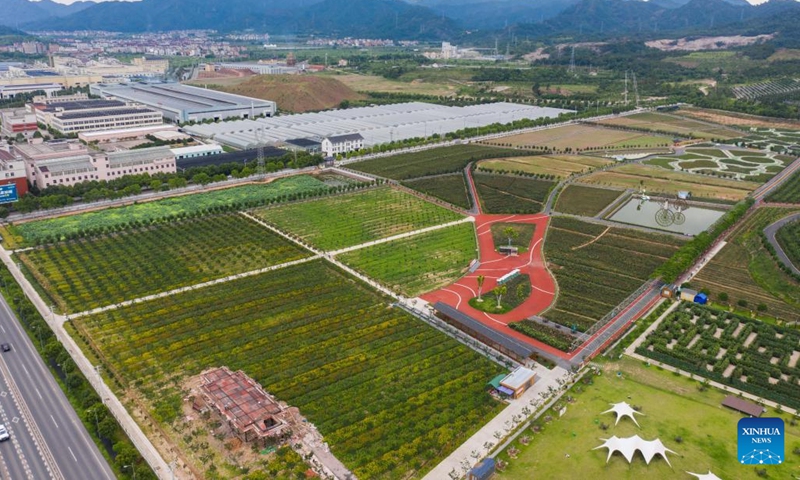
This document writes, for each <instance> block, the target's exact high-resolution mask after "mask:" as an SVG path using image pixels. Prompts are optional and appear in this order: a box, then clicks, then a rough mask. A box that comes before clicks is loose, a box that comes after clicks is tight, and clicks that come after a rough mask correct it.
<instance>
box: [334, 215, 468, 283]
mask: <svg viewBox="0 0 800 480" xmlns="http://www.w3.org/2000/svg"><path fill="white" fill-rule="evenodd" d="M476 248H477V241H476V239H475V227H474V226H473V224H472V223H464V224H459V225H454V226H452V227H447V228H442V229H439V230H434V231H431V232H426V233H422V234H419V235H414V236H411V237H406V238H402V239H399V240H394V241H392V242H386V243H381V244H378V245H373V246H371V247H367V248H362V249H360V250H354V251H351V252H347V253H344V254H342V255H340V256H339V259H340V260H341V261H342V262H344V263H346V264H347V265H349V266H351V267H353V268H355V269H356V270H358V271H360V272H361V273H363V274H365V275H367V276H369V277H371V278H373V279H375V280H377V281H378V282H380V283H382V284H383V285H386V286H387V287H388V288H390V289H391V290H394V291H395V292H398V293H400V294H401V295H404V296H407V297H413V296H416V295H419V294H421V293H425V292H428V291H431V290H434V289H436V288H438V287H443V286H445V285H448V284H450V283H452V282H454V281H456V280H457V279H458V278H459V277H461V276H462V275H463V274H464V273H465V272H466V270H467V267H469V262H470V261H471V260H473V259H475V258H476Z"/></svg>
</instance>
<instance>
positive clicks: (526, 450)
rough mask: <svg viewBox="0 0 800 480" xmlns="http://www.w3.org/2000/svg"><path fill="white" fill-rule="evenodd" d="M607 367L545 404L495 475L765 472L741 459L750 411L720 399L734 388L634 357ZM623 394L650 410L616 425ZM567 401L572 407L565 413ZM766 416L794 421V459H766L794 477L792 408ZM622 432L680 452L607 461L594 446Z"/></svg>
mask: <svg viewBox="0 0 800 480" xmlns="http://www.w3.org/2000/svg"><path fill="white" fill-rule="evenodd" d="M601 368H602V370H601V371H602V375H599V376H597V375H595V376H587V377H586V378H585V380H584V381H581V382H579V383H577V384H576V385H575V386H573V387H572V388H571V389H570V390H569V391H568V392H567V393H566V395H565V396H564V398H565V400H562V401H560V402H559V403H557V404H556V405H555V406H554V407H553V408H551V409H550V410H549V411H547V412H545V414H544V415H542V417H541V418H540V419H539V420H537V421H536V422H534V426H533V427H532V428H530V429H528V430H527V431H525V432H524V433H523V434H522V435H520V437H519V440H517V441H515V442H513V443H512V445H511V446H512V447H513V449H515V450H518V452H517V453H516V454H515V455H513V457H515V458H512V456H511V455H509V452H511V451H513V450H512V449H506V450H505V451H503V452H501V453H500V454H499V455H498V457H497V458H499V459H500V460H502V461H504V462H508V466H507V468H506V469H505V471H504V472H502V473H498V474H496V475H495V478H497V479H498V480H530V479H538V478H547V479H567V478H597V479H611V478H613V479H624V480H641V479H645V478H646V479H652V480H674V479H676V478H680V479H684V478H685V479H687V480H689V479H691V478H694V477H691V476H689V475H686V474H684V473H683V472H695V473H700V474H705V473H707V472H708V471H709V470H711V471H712V472H713V473H714V474H716V475H718V476H719V478H724V479H757V478H760V477H759V476H758V475H757V474H756V472H755V468H754V467H753V466H747V465H740V464H739V462H738V461H737V452H736V449H737V444H736V429H737V422H738V421H739V419H741V418H742V416H741V414H739V413H738V412H735V411H733V410H729V409H727V408H723V407H721V406H720V403H721V402H722V401H723V399H724V398H725V396H726V395H728V393H726V392H723V391H720V390H716V389H714V388H705V387H703V388H702V390H701V387H702V386H701V385H700V383H699V382H698V381H696V380H690V379H688V378H685V377H682V376H676V375H675V374H673V373H670V372H667V371H664V370H663V369H661V368H659V367H656V366H650V367H646V366H645V365H643V363H642V362H639V361H637V360H633V359H629V358H624V359H622V360H620V361H617V362H614V363H604V364H601ZM567 398H569V399H572V400H571V401H568V400H566V399H567ZM619 402H628V403H629V404H631V405H635V406H638V407H640V408H641V412H642V413H643V414H644V415H636V421H637V422H638V423H639V427H637V426H636V425H635V424H634V423H633V422H631V421H630V420H629V419H627V418H623V419H621V420H620V421H619V423H618V424H617V425H614V422H615V417H614V414H612V413H606V414H603V413H602V412H605V411H606V410H608V409H609V408H610V405H609V404H610V403H619ZM563 407H566V412H565V414H564V415H563V416H559V411H560V410H561V408H563ZM765 416H770V417H781V418H783V419H784V421H785V422H786V430H785V432H786V435H785V437H784V440H785V443H786V457H787V458H786V460H787V461H786V462H785V463H784V464H783V465H777V466H774V465H769V466H766V468H765V469H766V471H767V472H768V478H791V476H792V472H796V471H797V468H798V460H797V458H798V457H797V456H796V455H794V454H792V453H791V452H792V451H793V450H794V449H795V448H798V447H800V428H798V427H797V426H796V424H795V425H792V424H791V416H790V415H788V414H785V413H784V414H780V413H776V412H774V411H772V410H770V412H769V413H767V414H765ZM546 419H547V420H546ZM604 427H605V430H604ZM614 435H616V436H617V437H620V438H624V437H629V436H632V435H639V436H640V437H642V438H643V439H645V440H654V439H656V438H659V439H661V441H662V442H663V443H664V445H665V446H666V447H667V448H669V449H670V450H673V451H674V452H676V453H675V454H672V453H667V456H668V458H669V462H670V464H671V466H670V465H668V464H667V462H665V461H664V460H663V459H662V458H661V457H660V456H656V457H654V458H653V460H652V461H651V462H650V464H649V465H647V464H646V463H645V461H644V459H643V458H642V456H641V454H639V453H637V454H636V455H634V457H633V461H632V462H631V463H630V464H629V463H628V462H627V461H626V460H625V458H624V457H623V456H622V455H620V454H615V455H613V456H612V457H611V459H610V460H609V461H608V463H606V456H607V455H608V450H606V449H599V450H593V449H594V448H595V447H597V446H599V445H601V444H602V443H603V441H602V440H601V438H610V437H611V436H614ZM522 440H525V443H527V445H525V444H524V443H523V441H522ZM567 455H569V456H567Z"/></svg>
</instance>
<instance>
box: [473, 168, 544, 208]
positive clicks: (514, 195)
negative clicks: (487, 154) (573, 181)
mask: <svg viewBox="0 0 800 480" xmlns="http://www.w3.org/2000/svg"><path fill="white" fill-rule="evenodd" d="M473 179H474V180H475V188H476V189H477V190H478V198H479V199H480V202H481V207H482V210H483V212H484V213H538V212H540V211H541V210H542V207H543V206H544V202H545V201H546V200H547V196H548V195H549V194H550V190H551V189H552V188H553V187H554V186H555V183H554V182H549V181H546V180H533V179H530V178H522V177H512V176H505V175H493V174H488V173H478V172H475V173H474V175H473Z"/></svg>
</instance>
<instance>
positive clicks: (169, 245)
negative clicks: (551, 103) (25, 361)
mask: <svg viewBox="0 0 800 480" xmlns="http://www.w3.org/2000/svg"><path fill="white" fill-rule="evenodd" d="M308 255H309V252H307V251H305V250H303V249H301V248H299V247H297V246H295V245H294V244H292V243H290V242H289V241H287V240H285V239H283V238H281V237H280V236H278V235H276V234H274V233H272V232H271V231H269V230H268V229H266V228H264V227H262V226H261V225H259V224H257V223H256V222H254V221H252V220H249V219H247V218H244V217H243V216H241V215H239V214H235V213H231V214H224V215H213V216H205V217H199V218H195V219H190V220H183V221H176V222H173V223H169V224H160V225H156V226H152V227H147V228H141V229H135V230H127V231H125V232H121V233H117V234H113V235H103V236H100V237H95V238H82V239H79V240H71V241H67V242H61V243H57V244H52V245H47V246H45V247H39V248H36V249H34V250H28V251H25V252H21V253H19V254H18V257H19V259H20V260H21V261H22V262H23V263H24V264H25V266H26V267H28V269H29V270H30V271H31V273H32V274H33V275H34V277H35V278H36V279H37V280H38V281H39V283H40V284H41V285H42V286H44V287H45V288H46V289H48V290H50V292H51V293H52V294H53V296H54V299H55V301H56V304H57V305H58V307H59V309H60V310H61V311H66V310H68V311H69V312H72V313H75V312H80V311H83V310H89V309H92V308H96V307H101V306H105V305H110V304H113V303H117V302H121V301H124V300H131V299H134V298H138V297H142V296H145V295H149V294H153V293H158V292H163V291H167V290H172V289H174V288H178V287H184V286H187V285H193V284H197V283H202V282H206V281H209V280H213V279H215V278H221V277H225V276H228V275H233V274H236V273H242V272H246V271H250V270H256V269H259V268H263V267H266V266H269V265H276V264H279V263H285V262H289V261H292V260H297V259H299V258H303V257H307V256H308Z"/></svg>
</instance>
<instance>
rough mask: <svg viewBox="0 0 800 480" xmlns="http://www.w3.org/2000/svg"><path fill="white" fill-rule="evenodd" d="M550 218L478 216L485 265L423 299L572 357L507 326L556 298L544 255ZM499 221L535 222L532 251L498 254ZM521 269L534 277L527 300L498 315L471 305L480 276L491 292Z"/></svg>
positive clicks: (477, 225) (565, 356)
mask: <svg viewBox="0 0 800 480" xmlns="http://www.w3.org/2000/svg"><path fill="white" fill-rule="evenodd" d="M548 221H549V217H548V216H547V215H543V214H538V215H486V214H479V215H476V216H475V228H476V232H477V234H478V245H479V247H480V253H481V256H480V260H481V265H480V267H479V268H478V270H477V271H475V272H473V273H470V274H468V275H466V276H465V277H462V278H461V279H460V280H459V281H457V282H456V283H454V284H452V285H448V286H447V287H445V288H442V289H439V290H436V291H434V292H431V293H426V294H425V295H422V296H421V298H422V299H423V300H425V301H426V302H429V303H431V304H433V303H436V302H443V303H446V304H448V305H450V306H453V307H455V308H456V309H457V310H459V311H461V312H464V313H466V314H467V315H469V316H471V317H473V318H474V319H476V320H478V321H480V322H481V323H483V324H484V325H486V326H488V327H491V328H492V329H494V330H497V331H499V332H502V333H505V334H506V335H509V336H511V337H514V338H516V339H518V340H521V341H523V342H525V343H528V344H530V345H533V346H535V347H537V348H540V349H542V350H545V351H548V352H550V353H552V354H553V355H558V356H560V357H562V358H569V355H567V354H565V353H564V352H562V351H560V350H558V349H556V348H553V347H551V346H549V345H546V344H544V343H542V342H538V341H536V340H534V339H533V338H531V337H529V336H527V335H524V334H522V333H519V332H517V331H516V330H512V329H511V328H509V327H508V326H507V325H508V324H509V323H511V322H518V321H520V320H522V319H525V318H528V317H531V316H533V315H537V314H539V313H541V312H542V311H543V310H545V309H546V308H547V307H549V306H550V304H551V303H552V302H553V300H554V298H555V291H556V290H555V289H556V286H555V280H554V279H553V277H552V276H551V275H550V272H549V271H548V270H547V268H546V267H545V264H544V259H543V258H542V249H543V243H544V234H545V231H547V224H548ZM497 222H512V223H533V224H535V225H536V230H535V231H534V234H533V238H532V239H531V244H530V245H529V246H528V251H527V252H525V253H524V254H520V255H518V256H507V255H503V254H500V253H498V252H497V251H495V248H494V241H493V240H492V233H491V229H490V227H491V225H492V224H493V223H497ZM514 269H519V270H520V273H523V274H524V273H527V274H528V275H529V276H530V278H531V287H532V292H531V296H530V297H528V299H527V300H525V302H524V303H523V304H522V305H520V306H518V307H517V308H515V309H514V310H512V311H511V312H509V313H506V314H502V315H497V314H488V313H486V312H481V311H480V310H476V309H474V308H472V307H471V306H470V305H469V303H468V302H469V300H470V299H471V298H473V297H476V296H478V281H477V278H478V276H479V275H483V276H484V277H485V278H486V280H485V282H484V284H483V292H484V293H485V292H489V291H491V290H492V289H493V288H494V287H495V286H496V285H497V279H498V278H500V277H502V276H503V275H505V274H506V273H508V272H510V271H512V270H514Z"/></svg>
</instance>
